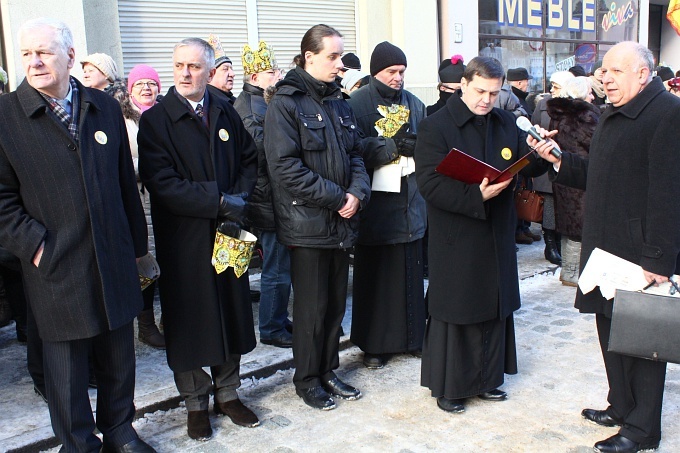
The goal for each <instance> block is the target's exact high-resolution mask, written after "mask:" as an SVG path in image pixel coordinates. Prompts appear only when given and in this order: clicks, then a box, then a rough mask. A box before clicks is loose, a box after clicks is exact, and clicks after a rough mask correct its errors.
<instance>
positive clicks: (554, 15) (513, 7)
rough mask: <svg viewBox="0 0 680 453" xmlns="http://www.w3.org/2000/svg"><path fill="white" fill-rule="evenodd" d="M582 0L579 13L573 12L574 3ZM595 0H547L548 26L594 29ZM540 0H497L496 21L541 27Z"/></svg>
mask: <svg viewBox="0 0 680 453" xmlns="http://www.w3.org/2000/svg"><path fill="white" fill-rule="evenodd" d="M581 2H582V9H581V14H578V15H575V14H574V5H576V4H578V3H581ZM595 2H596V0H547V2H546V16H547V17H546V19H547V26H548V28H563V27H564V26H565V24H566V26H567V28H568V29H569V30H571V31H595V8H596V4H595ZM542 3H543V1H542V0H498V23H500V24H505V25H515V26H520V27H521V26H526V27H530V28H533V27H536V28H540V27H541V19H542V16H543V13H542V11H541V9H542V8H541V7H542Z"/></svg>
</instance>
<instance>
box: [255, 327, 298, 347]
mask: <svg viewBox="0 0 680 453" xmlns="http://www.w3.org/2000/svg"><path fill="white" fill-rule="evenodd" d="M260 343H262V344H268V345H269V346H275V347H277V348H292V347H293V335H291V334H290V332H288V331H287V330H285V331H284V332H283V333H282V334H281V335H279V336H278V337H274V338H260Z"/></svg>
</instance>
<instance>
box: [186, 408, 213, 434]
mask: <svg viewBox="0 0 680 453" xmlns="http://www.w3.org/2000/svg"><path fill="white" fill-rule="evenodd" d="M187 434H189V437H191V438H192V439H194V440H201V441H203V440H208V439H210V437H212V428H211V426H210V416H209V415H208V410H207V409H206V410H204V411H189V416H188V417H187Z"/></svg>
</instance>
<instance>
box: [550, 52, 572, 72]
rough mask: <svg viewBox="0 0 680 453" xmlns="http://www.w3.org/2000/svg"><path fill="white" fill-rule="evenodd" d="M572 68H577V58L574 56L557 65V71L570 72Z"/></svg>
mask: <svg viewBox="0 0 680 453" xmlns="http://www.w3.org/2000/svg"><path fill="white" fill-rule="evenodd" d="M572 66H576V57H574V56H573V55H572V56H571V57H569V58H565V59H564V60H562V61H558V62H557V63H555V71H568V70H569V68H571V67H572Z"/></svg>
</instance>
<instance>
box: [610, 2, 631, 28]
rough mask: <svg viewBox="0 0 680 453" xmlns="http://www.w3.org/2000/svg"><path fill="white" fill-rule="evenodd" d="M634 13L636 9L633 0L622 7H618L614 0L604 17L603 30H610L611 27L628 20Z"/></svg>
mask: <svg viewBox="0 0 680 453" xmlns="http://www.w3.org/2000/svg"><path fill="white" fill-rule="evenodd" d="M634 15H635V10H634V9H633V2H632V1H630V2H628V3H627V4H625V5H623V6H621V7H620V8H617V6H616V2H612V4H611V5H610V6H609V12H608V13H607V14H605V15H604V17H603V18H602V30H604V31H609V29H610V28H612V27H614V26H616V25H621V24H623V23H624V22H627V21H628V20H629V19H631V18H632V17H633V16H634Z"/></svg>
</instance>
